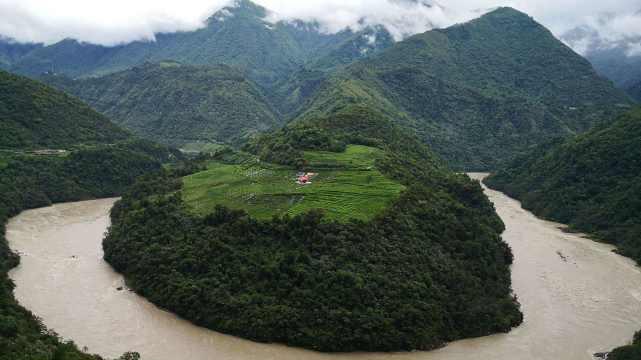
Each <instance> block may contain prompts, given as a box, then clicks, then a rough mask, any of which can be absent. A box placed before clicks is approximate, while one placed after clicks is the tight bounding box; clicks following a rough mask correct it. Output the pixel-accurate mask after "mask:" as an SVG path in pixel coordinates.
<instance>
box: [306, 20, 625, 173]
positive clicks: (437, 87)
mask: <svg viewBox="0 0 641 360" xmlns="http://www.w3.org/2000/svg"><path fill="white" fill-rule="evenodd" d="M309 93H310V94H311V95H312V97H313V98H312V100H309V99H301V100H299V101H298V104H299V105H298V106H299V108H303V109H305V110H304V113H303V115H302V116H301V118H307V117H309V116H310V115H311V116H316V115H318V114H324V115H328V114H331V113H332V112H334V111H336V110H337V109H340V108H341V107H343V106H345V104H349V103H365V104H368V105H369V106H372V107H374V108H376V109H379V111H381V112H382V113H384V114H386V115H387V116H389V117H390V118H391V119H394V120H395V121H397V122H398V123H400V124H402V125H403V126H405V127H409V128H412V129H414V130H415V131H416V132H417V134H419V136H420V137H421V138H422V139H424V141H425V142H427V143H428V144H430V145H431V146H432V147H433V149H434V150H435V151H436V152H438V153H439V154H440V155H441V156H442V157H443V158H445V159H446V160H447V161H448V162H450V164H452V165H453V166H454V167H457V168H464V169H468V170H469V169H488V168H493V167H495V166H496V165H497V164H499V163H501V162H502V161H504V160H505V159H507V158H509V157H510V156H511V155H513V154H514V153H515V152H519V151H521V150H523V149H525V148H527V147H528V146H530V145H534V144H537V143H540V142H541V141H544V140H545V139H547V138H549V137H550V136H558V135H570V134H573V133H577V132H581V131H584V130H586V129H588V128H589V127H591V126H592V125H594V124H595V123H597V122H598V121H599V119H601V118H602V116H604V115H606V116H607V114H610V113H616V112H617V111H618V106H624V107H625V106H627V104H628V103H629V100H628V98H627V97H626V96H625V95H624V94H623V93H622V92H621V91H619V90H617V89H615V88H614V87H613V86H612V85H611V83H610V82H608V81H606V80H604V79H602V78H600V77H599V76H598V75H597V74H596V73H595V71H594V70H593V69H592V67H591V66H590V64H589V63H588V62H587V61H586V60H584V59H583V58H582V57H580V56H579V55H577V54H575V53H574V52H573V51H572V50H571V49H569V48H568V47H567V46H565V45H563V44H562V43H561V42H560V41H558V40H557V39H556V38H554V36H553V35H552V34H551V33H550V32H549V31H548V30H546V29H545V28H544V27H543V26H541V25H540V24H538V23H536V22H535V21H534V20H533V19H531V18H530V17H528V16H527V15H525V14H522V13H520V12H518V11H516V10H513V9H510V8H500V9H497V10H495V11H493V12H491V13H489V14H487V15H485V16H483V17H481V18H479V19H477V20H474V21H471V22H469V23H466V24H461V25H456V26H453V27H451V28H447V29H443V30H434V31H429V32H427V33H424V34H420V35H416V36H413V37H411V38H409V39H407V40H405V41H402V42H399V43H397V44H396V45H394V46H393V47H392V48H390V49H387V50H384V51H383V52H381V53H380V54H378V55H375V56H372V57H370V58H368V59H365V60H362V61H359V62H357V63H355V64H353V65H351V66H348V67H347V68H346V69H345V70H344V71H343V72H341V73H340V74H338V75H336V76H334V77H332V78H330V79H329V80H325V81H322V82H321V83H317V84H315V85H314V87H313V88H312V91H309ZM295 112H296V111H294V113H295Z"/></svg>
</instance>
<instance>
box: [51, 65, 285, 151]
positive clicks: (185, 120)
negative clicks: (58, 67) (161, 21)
mask: <svg viewBox="0 0 641 360" xmlns="http://www.w3.org/2000/svg"><path fill="white" fill-rule="evenodd" d="M42 80H43V81H45V82H47V83H49V84H50V85H53V86H56V87H58V88H60V89H62V90H64V91H67V92H69V93H71V94H74V95H76V96H78V97H79V98H81V99H83V100H84V101H86V102H87V103H88V104H90V105H91V106H93V107H94V108H95V109H97V110H98V111H100V112H102V113H103V114H104V115H106V116H108V117H109V118H110V119H112V120H113V121H114V122H116V123H117V124H118V125H120V126H123V127H125V128H127V129H129V130H130V131H132V132H133V133H135V134H137V135H138V136H141V137H144V138H148V139H152V140H154V141H158V142H160V143H165V144H169V145H173V146H182V145H184V144H187V143H192V142H211V143H238V142H240V141H242V139H243V138H245V137H247V136H250V135H251V134H253V133H255V132H258V131H265V130H268V129H271V128H273V127H275V126H277V125H279V124H280V120H279V116H278V114H277V112H276V110H275V109H273V108H272V107H271V105H270V104H269V102H268V100H267V99H265V97H264V95H263V93H262V91H261V90H260V89H259V88H258V86H256V85H255V84H253V83H252V82H251V81H249V80H247V79H245V78H244V77H243V75H242V73H241V72H240V71H238V70H235V69H234V68H231V67H229V66H226V65H218V66H191V65H182V64H180V63H176V62H170V61H165V62H161V63H159V64H151V63H147V64H144V65H141V66H136V67H134V68H132V69H130V70H125V71H122V72H118V73H114V74H110V75H106V76H103V77H100V78H88V79H78V80H71V79H69V78H66V77H64V76H58V75H47V76H45V77H43V78H42Z"/></svg>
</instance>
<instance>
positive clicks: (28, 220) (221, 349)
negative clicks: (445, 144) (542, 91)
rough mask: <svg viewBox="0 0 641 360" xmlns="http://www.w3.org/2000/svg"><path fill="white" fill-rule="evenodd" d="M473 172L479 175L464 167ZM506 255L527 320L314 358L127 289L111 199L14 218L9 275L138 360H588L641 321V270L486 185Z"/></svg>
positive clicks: (55, 324) (60, 324) (79, 335)
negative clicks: (417, 345)
mask: <svg viewBox="0 0 641 360" xmlns="http://www.w3.org/2000/svg"><path fill="white" fill-rule="evenodd" d="M472 176H473V177H475V178H480V177H482V174H472ZM486 193H487V195H488V196H489V198H490V199H491V200H492V202H493V203H494V204H495V206H496V209H497V211H498V213H499V215H500V216H501V218H502V219H503V221H504V222H505V224H506V227H507V230H506V231H505V233H504V234H503V238H504V239H505V240H506V241H507V242H508V243H509V244H510V246H511V247H512V249H513V251H514V255H515V262H514V266H513V268H512V279H513V287H514V291H515V293H516V294H517V295H518V297H519V300H520V302H521V304H522V310H523V312H524V314H525V322H524V324H523V325H522V326H520V327H519V328H516V329H514V330H513V331H512V332H510V333H508V334H501V335H494V336H489V337H484V338H478V339H471V340H463V341H457V342H454V343H451V344H449V345H448V346H447V347H445V348H442V349H439V350H436V351H431V352H411V353H387V354H385V353H356V354H321V353H316V352H311V351H306V350H301V349H295V348H289V347H285V346H282V345H272V344H258V343H254V342H250V341H247V340H242V339H239V338H236V337H232V336H227V335H223V334H220V333H217V332H214V331H210V330H206V329H203V328H199V327H196V326H194V325H192V324H190V323H189V322H187V321H184V320H181V319H179V318H177V317H176V316H174V315H172V314H170V313H168V312H166V311H163V310H160V309H158V308H156V307H155V306H154V305H152V304H150V303H149V302H148V301H146V300H145V299H144V298H141V297H139V296H137V295H136V294H134V293H133V292H130V291H127V289H126V288H125V289H124V290H122V291H119V290H118V288H119V287H122V286H124V281H123V278H122V276H120V275H119V274H117V273H115V272H114V271H113V270H112V269H111V268H110V267H109V265H108V264H106V263H105V262H104V261H103V260H102V247H101V241H102V237H103V234H104V232H105V230H106V228H107V226H108V223H109V220H108V212H109V209H110V208H111V206H112V205H113V203H114V201H115V200H114V199H105V200H96V201H86V202H79V203H68V204H60V205H55V206H51V207H47V208H43V209H37V210H31V211H26V212H24V213H22V214H21V215H19V216H17V217H15V218H13V219H12V220H11V221H10V223H9V226H8V231H7V235H8V239H9V243H10V246H11V248H12V249H14V250H15V251H18V252H19V253H20V254H21V255H22V263H21V265H20V266H19V267H18V268H16V269H14V270H13V271H12V272H11V273H10V276H11V278H12V279H13V280H14V281H15V283H16V285H17V287H16V290H15V295H16V298H17V299H18V301H20V303H21V304H22V305H24V306H25V307H26V308H28V309H30V310H31V311H33V313H35V314H36V315H37V316H39V317H40V318H42V320H43V322H44V323H45V324H46V325H47V326H48V327H50V328H52V329H54V330H55V331H56V332H58V334H60V335H61V336H62V337H64V338H65V339H71V340H73V341H74V342H76V343H77V344H78V345H79V346H80V347H84V346H86V347H87V348H88V349H89V351H90V352H93V353H98V354H100V355H103V356H106V357H116V356H119V355H120V354H122V353H123V352H125V351H130V350H135V351H138V352H140V353H141V355H142V356H143V359H144V360H176V359H182V360H206V359H207V360H209V359H216V360H225V359H230V360H231V359H239V360H240V359H242V360H250V359H274V360H276V359H278V360H287V359H297V360H298V359H309V360H315V359H341V360H342V359H386V360H387V359H394V360H419V359H420V360H455V359H466V360H468V359H492V360H516V359H518V360H529V359H532V360H534V359H537V360H539V359H541V360H547V359H549V360H560V359H563V360H575V359H576V360H580V359H581V360H588V359H592V354H593V353H595V352H600V351H606V350H609V349H611V348H613V347H615V346H619V345H623V344H625V343H627V342H628V341H629V340H630V339H631V337H632V334H633V333H634V331H635V330H638V329H639V328H641V272H640V271H639V269H638V268H637V267H635V265H634V264H633V262H632V261H631V260H629V259H626V258H623V257H621V256H619V255H616V254H614V253H613V252H612V251H611V250H612V247H611V246H608V245H604V244H599V243H596V242H593V241H590V240H587V239H584V238H582V237H581V236H579V235H576V234H567V233H564V232H562V231H561V230H559V226H560V225H559V224H555V223H551V222H548V221H543V220H540V219H537V218H536V217H535V216H533V215H532V214H531V213H529V212H527V211H525V210H523V209H521V206H520V204H519V202H517V201H515V200H513V199H510V198H509V197H507V196H505V195H503V194H501V193H499V192H495V191H491V190H486Z"/></svg>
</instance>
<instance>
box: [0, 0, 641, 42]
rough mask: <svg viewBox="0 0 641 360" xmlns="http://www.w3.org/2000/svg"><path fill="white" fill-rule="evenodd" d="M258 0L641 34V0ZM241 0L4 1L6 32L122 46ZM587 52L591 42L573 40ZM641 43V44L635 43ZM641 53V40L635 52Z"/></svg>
mask: <svg viewBox="0 0 641 360" xmlns="http://www.w3.org/2000/svg"><path fill="white" fill-rule="evenodd" d="M428 1H429V2H433V1H431V0H255V2H256V3H259V4H261V5H263V6H265V7H266V8H267V9H269V10H270V11H271V16H270V18H269V19H270V20H271V21H276V20H289V19H302V20H316V21H318V22H319V23H320V24H321V25H322V26H323V28H324V29H325V30H326V31H338V30H341V29H344V28H345V27H353V28H355V27H359V26H361V25H362V24H381V25H384V26H386V27H387V29H388V30H389V31H390V32H391V33H392V34H393V35H394V36H395V37H396V38H397V39H400V38H402V37H403V36H406V35H409V34H414V33H418V32H423V31H426V30H429V29H430V28H433V27H445V26H449V25H451V24H454V23H458V22H462V21H466V20H469V19H471V18H474V17H477V16H479V15H480V14H482V13H483V12H485V11H487V10H488V9H492V8H494V7H497V6H512V7H515V8H517V9H519V10H521V11H524V12H526V13H528V14H530V15H532V16H533V17H534V18H535V19H536V20H538V21H539V22H541V23H543V24H544V25H546V26H547V27H548V28H550V29H551V30H552V31H553V32H554V33H555V34H556V35H557V36H560V35H562V34H564V33H565V32H566V31H568V30H570V29H572V28H575V27H577V26H590V27H592V28H594V29H596V30H597V31H598V34H599V36H600V37H601V39H602V40H603V41H604V43H606V44H607V43H611V42H616V41H620V40H622V39H630V38H635V37H636V38H637V39H641V12H640V10H641V0H606V1H593V0H439V1H438V3H439V4H440V6H434V7H431V8H428V7H426V6H422V5H421V3H424V2H428ZM232 2H233V0H109V1H104V0H55V1H52V0H0V34H1V35H4V36H7V37H11V38H14V39H16V40H19V41H25V42H44V43H48V44H49V43H53V42H57V41H59V40H61V39H64V38H74V39H78V40H81V41H86V42H92V43H99V44H104V45H114V44H118V43H123V42H130V41H133V40H153V34H154V33H157V32H173V31H180V30H183V31H185V30H194V29H197V28H198V27H201V26H203V24H204V20H205V19H207V18H208V17H209V16H210V15H211V14H213V13H214V12H215V11H217V10H219V9H221V8H222V7H224V6H227V5H229V4H230V3H232ZM573 45H574V46H575V48H576V49H577V50H579V51H582V50H583V47H584V46H585V44H581V43H577V44H573ZM635 49H636V50H635ZM636 52H638V54H639V55H641V43H638V42H637V43H635V44H632V45H630V53H631V54H632V53H636Z"/></svg>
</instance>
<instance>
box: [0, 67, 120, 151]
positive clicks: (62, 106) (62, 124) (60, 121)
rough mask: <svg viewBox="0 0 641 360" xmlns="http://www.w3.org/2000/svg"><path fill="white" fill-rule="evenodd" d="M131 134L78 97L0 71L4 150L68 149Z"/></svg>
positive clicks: (0, 139) (1, 145)
mask: <svg viewBox="0 0 641 360" xmlns="http://www.w3.org/2000/svg"><path fill="white" fill-rule="evenodd" d="M129 137H130V135H129V134H128V133H127V132H125V131H123V130H122V129H120V128H119V127H117V126H116V125H114V124H113V123H111V122H110V121H109V120H108V119H107V118H106V117H104V116H102V115H100V114H98V113H96V112H95V111H94V110H92V109H91V108H90V107H89V106H87V105H86V104H84V103H82V102H81V101H79V100H77V99H76V98H73V97H71V96H69V95H67V94H65V93H63V92H61V91H57V90H54V89H52V88H50V87H48V86H46V85H44V84H42V83H40V82H37V81H33V80H30V79H27V78H24V77H21V76H16V75H12V74H9V73H7V72H4V71H1V70H0V149H16V148H20V149H24V148H66V147H68V146H70V145H73V144H78V143H86V144H92V143H93V144H96V143H110V142H115V141H118V140H124V139H127V138H129Z"/></svg>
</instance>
